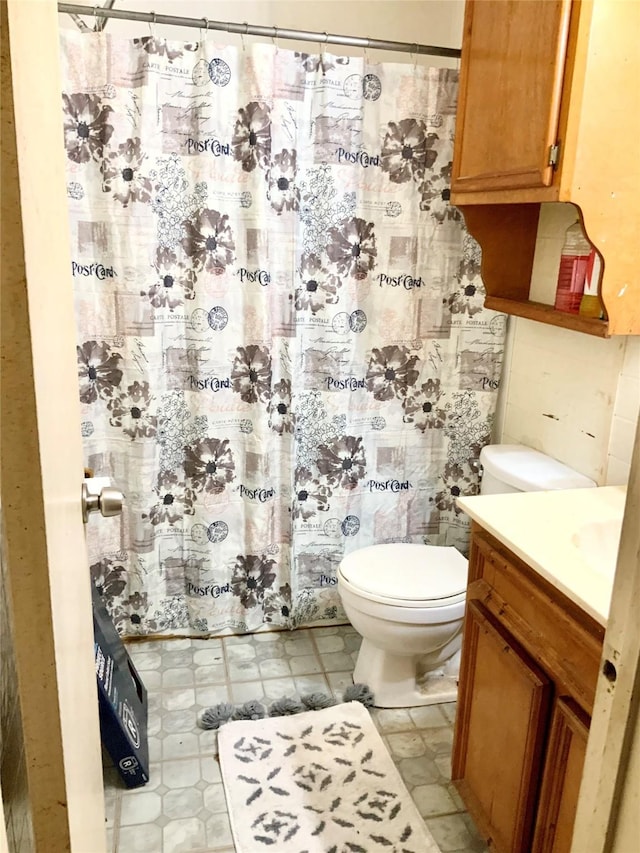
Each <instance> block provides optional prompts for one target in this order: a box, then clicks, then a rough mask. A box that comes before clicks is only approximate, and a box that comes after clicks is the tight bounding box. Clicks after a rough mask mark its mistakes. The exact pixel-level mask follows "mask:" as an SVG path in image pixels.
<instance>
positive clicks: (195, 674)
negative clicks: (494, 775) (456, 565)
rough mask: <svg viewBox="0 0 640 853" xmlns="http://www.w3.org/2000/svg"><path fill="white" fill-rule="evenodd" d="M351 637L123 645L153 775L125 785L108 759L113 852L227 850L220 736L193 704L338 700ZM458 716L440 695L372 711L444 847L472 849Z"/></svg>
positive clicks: (480, 847)
mask: <svg viewBox="0 0 640 853" xmlns="http://www.w3.org/2000/svg"><path fill="white" fill-rule="evenodd" d="M359 644H360V638H359V636H358V635H357V634H356V632H355V631H354V630H353V628H352V627H351V626H350V625H345V626H340V627H333V628H312V629H308V630H302V631H295V632H293V633H290V632H286V633H269V634H254V635H246V636H242V637H225V638H223V639H217V640H163V641H148V642H142V643H131V644H130V645H129V646H128V650H129V653H130V655H131V657H132V659H133V661H134V664H135V665H136V667H137V669H138V670H139V672H140V675H141V678H142V680H143V681H144V683H145V686H146V688H147V691H148V699H149V750H150V762H151V768H150V776H151V778H150V781H149V783H148V784H147V785H145V786H144V787H142V788H137V789H134V790H127V789H126V788H124V786H123V784H122V783H121V782H120V779H119V776H118V775H117V773H116V771H115V770H114V768H113V767H106V768H105V801H106V811H107V839H108V850H109V853H183V851H189V853H214V851H215V853H234V847H233V841H232V838H231V831H230V828H229V821H228V818H227V810H226V803H225V798H224V791H223V788H222V783H221V779H220V769H219V766H218V763H217V760H216V738H217V733H216V732H214V731H203V730H202V729H200V728H198V726H197V724H196V716H197V714H198V712H199V711H201V710H202V709H203V708H206V707H208V706H209V705H215V704H217V703H218V702H225V701H228V702H233V703H241V702H245V701H247V700H248V699H259V700H261V701H263V702H265V703H269V702H271V701H273V700H274V699H278V698H281V697H283V696H295V695H298V696H299V695H300V694H304V693H310V692H313V691H321V692H325V693H326V692H332V693H333V694H334V695H335V696H336V698H338V699H341V698H342V692H343V690H344V689H345V687H347V686H348V685H350V684H351V683H352V679H351V673H352V670H353V666H354V661H355V657H356V654H357V650H358V647H359ZM454 713H455V705H454V704H446V705H433V706H430V707H426V708H413V709H398V710H374V711H373V718H374V720H375V722H376V725H377V727H378V730H379V731H380V733H381V734H382V737H383V740H384V741H385V743H386V744H387V746H388V748H389V751H390V753H391V755H392V757H393V759H394V761H395V763H396V766H397V767H398V769H399V771H400V773H401V775H402V778H403V779H404V782H405V784H406V785H407V788H408V789H409V791H410V792H411V795H412V797H413V799H414V802H415V803H416V805H417V806H418V809H419V811H420V813H421V814H422V816H423V817H424V819H425V821H426V823H427V825H428V827H429V829H430V830H431V832H432V833H433V836H434V838H435V839H436V841H437V843H438V844H439V846H440V848H441V850H442V851H443V853H480V851H486V848H485V846H484V843H483V842H482V840H481V839H480V837H479V836H478V833H477V831H476V829H475V827H474V825H473V823H472V821H471V819H470V818H469V816H468V815H467V813H466V811H465V810H464V805H463V803H462V801H461V800H460V798H459V796H458V794H457V792H456V790H455V788H454V786H453V785H452V783H451V763H450V760H451V759H450V756H451V743H452V738H453V719H454ZM276 853H277V851H276Z"/></svg>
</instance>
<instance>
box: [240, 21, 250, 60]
mask: <svg viewBox="0 0 640 853" xmlns="http://www.w3.org/2000/svg"><path fill="white" fill-rule="evenodd" d="M247 35H249V24H248V23H247V22H246V21H245V22H244V33H240V41H241V42H242V52H243V53H245V52H246V50H247V46H246V44H245V43H244V37H245V36H247Z"/></svg>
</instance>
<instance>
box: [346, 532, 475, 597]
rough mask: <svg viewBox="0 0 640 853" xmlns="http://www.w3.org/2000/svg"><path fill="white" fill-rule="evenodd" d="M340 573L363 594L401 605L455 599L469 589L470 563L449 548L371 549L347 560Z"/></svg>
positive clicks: (398, 546) (388, 545)
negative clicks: (397, 602) (395, 601)
mask: <svg viewBox="0 0 640 853" xmlns="http://www.w3.org/2000/svg"><path fill="white" fill-rule="evenodd" d="M340 571H341V573H342V575H343V576H344V577H345V578H346V579H347V580H348V581H349V582H350V583H352V584H353V585H354V586H356V587H359V588H360V589H361V590H362V591H363V592H368V593H372V594H374V595H380V596H383V597H385V598H395V599H397V600H398V601H405V600H406V601H429V600H434V599H440V598H451V597H452V596H454V595H459V594H460V593H461V592H464V591H465V590H466V588H467V560H466V559H465V557H463V556H462V554H461V553H460V552H459V551H457V550H456V549H455V548H453V547H452V546H448V545H419V544H411V543H407V542H389V543H385V544H383V545H370V546H369V547H367V548H358V550H356V551H352V552H351V553H350V554H347V555H346V557H343V559H342V562H341V563H340Z"/></svg>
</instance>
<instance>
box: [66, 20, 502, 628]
mask: <svg viewBox="0 0 640 853" xmlns="http://www.w3.org/2000/svg"><path fill="white" fill-rule="evenodd" d="M61 38H62V57H63V80H64V84H63V90H64V93H63V104H62V106H63V110H64V146H65V151H66V162H67V172H68V196H69V211H70V224H71V247H72V258H73V262H72V270H71V273H72V277H73V282H74V286H75V292H76V309H77V326H78V347H77V352H78V372H79V383H80V400H81V404H82V415H83V421H82V435H83V440H84V448H85V453H86V464H87V466H88V467H90V468H92V469H93V470H94V471H95V474H96V476H98V475H100V476H110V477H112V478H113V480H114V481H115V482H116V483H117V484H118V485H120V487H121V488H122V489H123V491H124V492H125V495H126V505H125V512H124V514H123V516H122V518H121V519H120V520H118V521H115V520H114V521H113V524H112V525H111V526H109V525H107V524H106V523H104V524H101V525H100V526H99V527H96V528H95V529H94V530H91V531H90V534H89V540H90V546H91V550H92V553H93V560H92V565H91V573H92V577H93V579H94V581H95V582H96V583H97V585H98V587H99V588H100V590H101V592H102V594H103V596H104V597H105V600H106V603H107V605H108V607H109V610H110V612H111V614H112V616H113V618H114V621H115V623H116V625H117V627H118V630H119V631H120V632H121V633H122V634H125V635H145V634H184V635H203V634H208V633H216V632H220V631H232V632H237V633H242V632H247V631H254V630H258V629H261V628H263V627H274V628H277V627H296V626H300V625H309V624H314V623H318V622H325V623H327V622H331V621H344V613H343V611H342V609H341V607H340V601H339V597H338V595H337V590H336V568H337V566H338V564H339V562H340V559H341V558H342V556H343V555H344V554H345V553H346V552H348V551H350V550H352V549H355V548H360V547H363V546H366V545H370V544H373V543H376V542H389V541H409V542H425V543H430V544H441V545H442V544H448V545H454V546H456V547H458V548H459V549H460V550H461V551H463V552H466V549H467V543H468V523H467V520H466V519H465V517H464V516H463V515H462V513H461V512H460V511H459V510H458V509H457V507H456V502H455V501H456V497H457V496H458V495H461V494H474V493H475V492H477V491H478V456H479V452H480V449H481V447H482V446H483V445H484V444H485V443H486V442H487V441H488V439H489V435H490V430H491V421H492V416H493V412H494V408H495V402H496V390H497V388H498V386H499V381H500V372H501V364H502V355H503V342H504V330H505V318H504V317H503V316H502V315H499V314H495V313H493V312H491V311H487V310H485V309H484V308H483V307H482V302H483V290H482V283H481V279H480V276H479V264H480V256H479V249H478V246H477V244H476V243H475V242H474V240H473V239H472V238H471V237H470V236H469V234H468V233H467V231H466V230H465V227H464V223H463V221H462V219H461V216H460V214H459V212H458V210H457V209H456V208H455V207H453V206H451V204H450V203H449V180H450V175H451V157H452V138H453V131H454V123H455V105H456V94H457V72H455V71H453V70H448V69H434V68H423V67H417V68H416V67H414V66H413V65H405V64H392V63H384V64H380V65H368V64H365V63H364V61H363V60H362V59H361V58H355V59H354V58H346V57H337V56H332V55H330V54H324V55H322V56H321V57H319V56H317V55H309V54H300V53H294V52H292V51H286V50H282V49H276V48H275V47H273V46H271V45H253V46H251V47H250V48H249V47H247V49H246V50H242V49H236V48H234V47H230V46H220V45H217V44H215V43H214V42H213V41H209V40H207V41H205V42H202V43H198V44H195V43H193V44H190V43H177V42H171V41H165V40H164V39H157V38H152V37H145V38H140V39H134V40H125V39H122V38H119V37H115V36H110V35H107V34H104V33H102V34H91V35H83V34H80V33H74V32H70V31H66V32H63V33H62V35H61Z"/></svg>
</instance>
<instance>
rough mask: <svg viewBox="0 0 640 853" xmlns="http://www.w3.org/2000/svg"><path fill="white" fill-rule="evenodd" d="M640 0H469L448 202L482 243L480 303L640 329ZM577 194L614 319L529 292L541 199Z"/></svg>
mask: <svg viewBox="0 0 640 853" xmlns="http://www.w3.org/2000/svg"><path fill="white" fill-rule="evenodd" d="M639 41H640V4H639V3H635V2H630V3H625V2H611V0H527V2H522V0H467V3H466V9H465V22H464V35H463V42H462V61H461V70H460V93H459V102H458V118H457V126H456V139H455V144H454V161H453V174H452V184H451V188H452V195H451V201H452V202H453V204H456V205H458V206H459V207H460V209H461V210H462V213H463V215H464V217H465V221H466V223H467V227H468V229H469V231H470V232H471V234H473V236H474V237H475V238H476V240H477V241H478V242H479V243H480V245H481V247H482V250H483V262H482V277H483V280H484V284H485V288H486V291H487V299H486V305H487V306H488V307H490V308H494V309H496V310H499V311H505V312H506V313H511V314H516V315H519V316H524V317H528V318H530V319H535V320H540V321H542V322H546V323H552V324H554V325H559V326H564V327H567V328H574V329H578V330H580V331H583V332H587V333H589V334H594V335H600V336H603V337H606V336H609V335H620V334H623V335H625V334H640V274H639V273H638V268H639V266H640V253H639V250H638V246H639V245H640V156H639V155H638V150H639V149H638V145H639V142H638V140H640V87H638V85H637V80H638V78H639V77H640V51H638V48H637V45H638V43H639ZM558 201H560V202H572V203H573V204H575V205H576V206H577V207H578V208H579V211H580V215H581V219H582V224H583V227H584V229H585V232H586V234H587V235H588V237H589V239H590V241H591V242H592V243H593V244H594V245H595V246H596V248H597V249H598V250H599V251H600V253H601V254H602V256H603V260H604V265H603V266H604V272H603V276H602V280H601V286H600V296H601V299H602V302H603V304H604V307H605V309H606V314H607V318H608V319H607V320H604V321H603V320H592V319H585V318H582V317H579V316H576V315H572V314H566V313H564V312H559V311H555V310H554V309H553V307H552V306H549V305H543V304H541V303H537V302H532V301H531V300H530V299H529V285H530V281H531V269H532V265H533V257H534V252H535V243H536V233H537V226H538V217H539V212H540V204H541V203H543V202H558Z"/></svg>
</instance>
